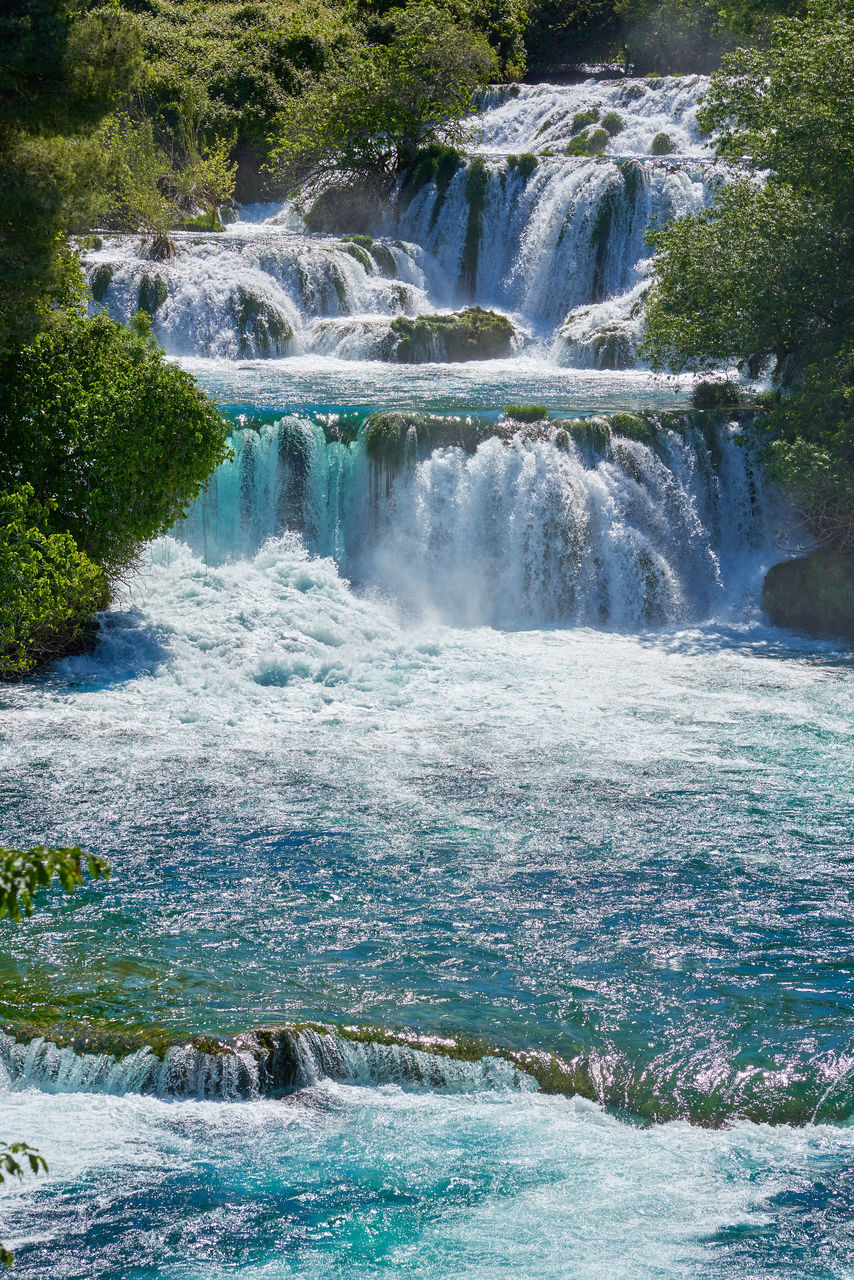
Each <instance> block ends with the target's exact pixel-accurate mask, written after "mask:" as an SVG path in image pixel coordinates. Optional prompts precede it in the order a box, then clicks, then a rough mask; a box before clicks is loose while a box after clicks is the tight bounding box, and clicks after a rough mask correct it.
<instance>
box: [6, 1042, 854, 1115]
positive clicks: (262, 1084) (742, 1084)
mask: <svg viewBox="0 0 854 1280" xmlns="http://www.w3.org/2000/svg"><path fill="white" fill-rule="evenodd" d="M100 1038H101V1039H102V1040H103V1039H108V1038H109V1037H108V1033H107V1035H106V1036H104V1035H103V1034H102V1035H101V1037H100ZM117 1039H118V1040H121V1039H123V1036H122V1034H121V1033H118V1035H117ZM0 1072H2V1074H3V1077H4V1081H3V1083H4V1084H5V1087H7V1088H11V1089H14V1090H21V1089H33V1088H35V1089H38V1090H40V1091H42V1092H45V1093H102V1094H112V1095H116V1096H123V1095H125V1094H147V1095H153V1096H155V1097H159V1098H164V1099H199V1100H202V1099H210V1100H215V1101H219V1102H240V1101H246V1100H249V1099H252V1098H261V1097H272V1098H281V1097H284V1096H288V1095H291V1094H296V1093H299V1092H300V1091H302V1090H306V1089H312V1088H315V1087H317V1086H318V1085H321V1084H322V1083H323V1082H324V1081H332V1082H335V1083H338V1084H348V1085H362V1086H368V1087H376V1086H378V1085H396V1086H398V1087H399V1088H402V1089H405V1090H428V1091H431V1092H442V1093H468V1094H470V1093H481V1092H484V1091H494V1090H507V1089H513V1090H524V1091H528V1092H531V1091H537V1090H540V1091H542V1092H544V1093H547V1094H559V1095H563V1096H566V1097H582V1098H587V1099H589V1100H590V1101H593V1102H597V1103H599V1104H600V1105H601V1106H603V1107H609V1108H614V1109H616V1110H618V1111H619V1112H621V1113H623V1114H625V1113H629V1114H632V1115H634V1116H635V1117H636V1118H637V1119H640V1120H642V1121H645V1122H656V1123H661V1122H666V1121H669V1120H674V1119H685V1120H689V1121H691V1122H692V1123H695V1124H701V1125H704V1126H710V1125H711V1126H717V1125H726V1124H728V1123H731V1122H732V1121H733V1120H736V1119H750V1120H753V1121H754V1122H756V1123H770V1124H775V1123H788V1124H810V1123H816V1122H817V1121H819V1120H821V1121H825V1122H836V1123H839V1122H842V1121H845V1120H848V1119H850V1118H851V1116H852V1115H854V1061H852V1059H851V1058H850V1057H846V1056H844V1055H843V1056H839V1057H832V1058H827V1057H814V1058H811V1057H809V1056H808V1055H807V1056H805V1057H804V1058H803V1060H802V1061H799V1062H797V1063H791V1062H790V1063H788V1064H787V1066H786V1067H785V1069H781V1068H779V1067H776V1066H775V1065H774V1064H773V1063H770V1062H769V1063H766V1064H758V1063H755V1064H752V1065H751V1066H750V1067H749V1068H744V1067H743V1066H741V1065H739V1064H738V1063H737V1062H735V1061H734V1062H731V1063H724V1062H721V1061H720V1060H719V1058H717V1057H716V1056H715V1057H713V1058H710V1059H709V1060H708V1061H707V1060H706V1057H705V1056H704V1054H703V1053H702V1052H698V1051H697V1050H696V1046H694V1047H693V1051H692V1053H691V1054H689V1055H688V1056H687V1057H685V1056H680V1055H679V1054H675V1053H674V1052H673V1050H672V1049H667V1050H665V1051H662V1052H661V1053H659V1054H656V1055H653V1056H652V1057H650V1059H649V1060H648V1061H645V1062H638V1063H633V1062H631V1061H630V1060H629V1059H628V1058H627V1056H626V1055H625V1053H621V1052H619V1051H617V1050H616V1049H611V1050H608V1051H605V1052H598V1053H597V1052H595V1051H591V1050H579V1051H578V1052H577V1053H576V1054H574V1055H573V1056H571V1057H567V1056H565V1055H564V1056H561V1055H557V1054H554V1053H549V1052H546V1051H542V1050H538V1051H532V1050H512V1049H508V1048H503V1047H497V1046H493V1045H489V1044H488V1043H486V1042H484V1041H478V1040H469V1039H466V1038H456V1037H450V1036H441V1037H440V1036H426V1035H419V1034H417V1033H414V1032H394V1031H388V1030H384V1029H382V1028H371V1027H327V1026H320V1025H318V1026H313V1025H302V1026H299V1025H297V1026H285V1027H269V1028H266V1027H262V1028H259V1029H258V1030H254V1031H250V1032H247V1033H245V1034H243V1035H239V1036H235V1037H233V1038H231V1039H228V1040H221V1041H211V1040H205V1039H201V1038H194V1039H189V1040H187V1041H186V1042H184V1043H176V1044H173V1045H171V1046H169V1047H168V1048H163V1049H161V1050H159V1051H156V1050H154V1049H152V1048H150V1047H148V1046H143V1047H142V1048H140V1049H137V1050H135V1051H134V1052H132V1053H128V1054H124V1055H123V1056H121V1055H119V1054H116V1053H110V1052H109V1051H107V1050H105V1051H103V1052H98V1053H92V1052H86V1051H85V1049H83V1050H81V1049H79V1048H78V1049H75V1048H74V1047H72V1046H70V1045H68V1044H63V1043H60V1044H57V1043H54V1042H53V1041H52V1040H51V1038H50V1036H49V1035H46V1036H45V1035H36V1036H34V1037H33V1038H32V1039H26V1038H25V1039H23V1040H17V1039H15V1038H14V1037H13V1036H11V1035H8V1034H5V1033H0Z"/></svg>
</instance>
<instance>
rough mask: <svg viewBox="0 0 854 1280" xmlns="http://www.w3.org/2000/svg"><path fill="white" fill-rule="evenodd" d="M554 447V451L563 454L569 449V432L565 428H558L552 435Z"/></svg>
mask: <svg viewBox="0 0 854 1280" xmlns="http://www.w3.org/2000/svg"><path fill="white" fill-rule="evenodd" d="M554 445H555V448H556V449H560V450H562V451H563V452H564V453H566V452H567V450H568V449H569V432H568V431H567V429H566V427H559V428H558V430H557V431H556V432H555V434H554Z"/></svg>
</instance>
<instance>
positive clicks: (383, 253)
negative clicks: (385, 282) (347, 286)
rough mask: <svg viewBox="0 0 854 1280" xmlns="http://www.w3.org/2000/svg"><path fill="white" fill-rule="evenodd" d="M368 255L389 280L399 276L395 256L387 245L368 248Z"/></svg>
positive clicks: (375, 245) (375, 244) (372, 245)
mask: <svg viewBox="0 0 854 1280" xmlns="http://www.w3.org/2000/svg"><path fill="white" fill-rule="evenodd" d="M368 253H369V254H370V255H371V257H372V258H373V260H374V262H375V263H376V264H377V266H378V267H379V269H380V271H381V272H382V273H383V275H384V276H387V277H388V279H389V280H394V279H395V278H396V276H397V262H396V261H395V257H394V254H393V253H392V251H391V249H389V247H388V245H386V244H379V243H374V244H371V245H369V246H368Z"/></svg>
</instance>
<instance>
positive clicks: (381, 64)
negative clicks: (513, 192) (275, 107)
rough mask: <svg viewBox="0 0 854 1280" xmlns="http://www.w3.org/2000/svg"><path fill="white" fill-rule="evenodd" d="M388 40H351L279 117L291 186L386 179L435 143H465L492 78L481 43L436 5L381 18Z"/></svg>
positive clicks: (276, 157) (278, 163)
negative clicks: (470, 119) (468, 120)
mask: <svg viewBox="0 0 854 1280" xmlns="http://www.w3.org/2000/svg"><path fill="white" fill-rule="evenodd" d="M386 22H387V25H388V31H389V43H388V44H386V45H378V46H372V45H369V44H368V43H367V41H366V40H364V39H363V40H361V41H359V42H358V43H356V44H355V45H354V46H353V48H352V49H351V50H349V51H348V54H347V58H346V59H345V60H342V61H340V62H339V63H337V64H336V65H335V66H334V67H333V68H332V69H331V70H330V71H328V72H327V73H326V74H324V75H323V76H322V77H321V78H319V79H318V80H316V81H314V82H313V83H312V84H311V85H310V86H309V88H308V89H307V91H306V92H305V93H304V94H302V95H301V96H300V97H298V98H294V99H292V100H291V102H290V103H289V104H288V106H287V107H286V109H285V110H284V111H283V112H282V113H281V114H280V116H279V118H278V120H277V128H276V139H277V143H276V145H275V148H274V151H273V165H274V169H275V171H276V172H277V173H278V175H279V177H280V178H281V179H282V180H283V181H284V182H285V183H287V184H288V185H289V186H291V187H305V186H307V185H309V184H311V183H313V182H316V181H317V180H319V179H323V178H331V177H334V178H336V179H339V180H340V179H342V178H343V179H344V180H353V179H354V178H360V177H370V178H373V179H375V180H377V181H379V182H387V181H388V180H390V179H392V178H393V177H394V175H396V174H397V173H399V172H400V171H401V170H403V169H405V168H407V167H408V166H409V165H411V164H412V162H413V160H414V159H415V157H416V155H417V154H418V151H419V150H420V149H421V148H423V147H425V146H428V145H429V144H431V143H436V142H443V143H446V144H449V145H454V144H459V143H461V142H463V141H465V140H466V138H467V137H468V132H467V129H466V126H465V117H466V116H467V115H468V114H469V113H470V112H471V111H472V109H473V107H472V95H473V93H474V91H475V90H476V89H477V88H478V87H479V86H480V85H482V84H483V83H484V82H486V81H487V80H488V79H489V78H490V77H491V76H493V75H494V74H495V72H496V59H495V54H494V53H493V51H492V50H491V49H490V47H489V45H488V43H487V41H486V39H485V38H484V37H483V36H482V35H480V34H479V33H478V32H476V31H474V30H473V28H471V27H470V26H467V25H464V24H460V23H457V22H455V21H454V20H453V18H452V17H450V15H449V14H448V13H447V12H446V11H444V10H441V9H438V8H436V7H435V6H434V5H432V4H417V5H413V6H411V7H409V8H407V9H394V10H391V11H389V13H388V14H387V15H386Z"/></svg>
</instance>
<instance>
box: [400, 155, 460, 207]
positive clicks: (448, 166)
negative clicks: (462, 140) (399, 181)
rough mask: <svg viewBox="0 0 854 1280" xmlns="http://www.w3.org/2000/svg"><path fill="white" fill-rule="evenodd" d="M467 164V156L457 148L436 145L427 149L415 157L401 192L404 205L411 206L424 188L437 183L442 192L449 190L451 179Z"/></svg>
mask: <svg viewBox="0 0 854 1280" xmlns="http://www.w3.org/2000/svg"><path fill="white" fill-rule="evenodd" d="M464 162H465V155H464V153H463V152H462V151H458V150H457V149H456V147H445V146H441V145H440V144H438V143H436V144H434V145H432V146H430V147H425V148H424V150H423V151H420V152H419V153H418V155H417V156H416V157H415V160H414V162H413V163H412V165H411V166H410V169H409V171H408V173H407V175H406V177H405V178H404V182H403V188H402V191H401V195H402V199H403V203H404V204H409V203H410V201H412V200H413V199H414V198H415V196H417V194H418V192H419V191H420V190H421V189H422V187H426V186H427V184H428V183H430V182H433V183H435V185H436V187H437V188H438V190H439V191H440V192H444V191H446V190H447V189H448V186H449V185H450V182H451V179H452V178H453V176H454V174H455V173H456V172H457V170H458V169H459V167H460V165H462V164H463V163H464Z"/></svg>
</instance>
